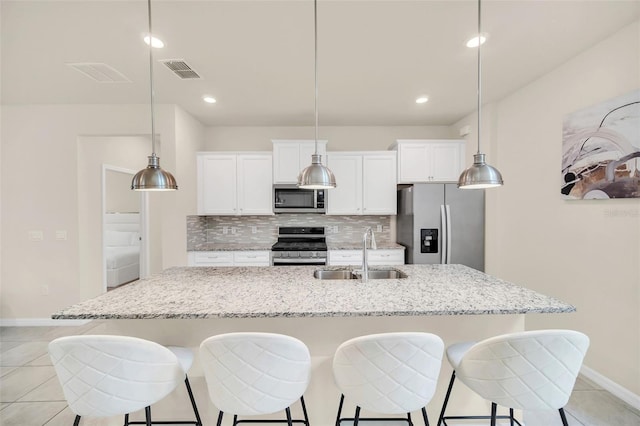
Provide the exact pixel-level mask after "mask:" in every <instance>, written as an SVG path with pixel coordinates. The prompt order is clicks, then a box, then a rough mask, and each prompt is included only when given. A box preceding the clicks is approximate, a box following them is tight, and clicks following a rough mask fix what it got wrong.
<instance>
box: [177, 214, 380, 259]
mask: <svg viewBox="0 0 640 426" xmlns="http://www.w3.org/2000/svg"><path fill="white" fill-rule="evenodd" d="M281 226H323V227H325V233H326V236H327V242H328V243H357V242H360V241H361V240H362V233H363V232H364V230H365V228H366V227H368V226H370V227H372V228H373V230H374V232H375V234H376V241H377V242H378V243H389V242H391V228H390V216H328V215H314V214H279V215H274V216H187V250H189V251H193V250H198V249H199V248H200V247H202V246H204V245H205V244H211V243H221V244H233V243H241V244H251V243H258V244H272V243H275V241H276V239H277V238H278V228H279V227H281ZM380 229H381V230H382V231H380Z"/></svg>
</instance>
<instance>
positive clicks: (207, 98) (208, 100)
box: [202, 95, 216, 104]
mask: <svg viewBox="0 0 640 426" xmlns="http://www.w3.org/2000/svg"><path fill="white" fill-rule="evenodd" d="M202 100H203V101H205V102H206V103H208V104H215V103H216V98H214V97H213V96H208V95H205V96H203V97H202Z"/></svg>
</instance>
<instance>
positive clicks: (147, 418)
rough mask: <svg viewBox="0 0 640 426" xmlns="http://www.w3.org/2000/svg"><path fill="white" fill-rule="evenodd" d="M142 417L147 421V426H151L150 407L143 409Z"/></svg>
mask: <svg viewBox="0 0 640 426" xmlns="http://www.w3.org/2000/svg"><path fill="white" fill-rule="evenodd" d="M144 417H145V419H146V420H147V426H151V407H150V406H146V407H144Z"/></svg>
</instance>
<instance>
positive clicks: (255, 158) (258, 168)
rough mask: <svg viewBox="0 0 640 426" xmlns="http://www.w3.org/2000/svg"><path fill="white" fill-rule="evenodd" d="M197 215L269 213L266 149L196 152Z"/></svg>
mask: <svg viewBox="0 0 640 426" xmlns="http://www.w3.org/2000/svg"><path fill="white" fill-rule="evenodd" d="M197 162H198V214H199V215H270V214H273V203H272V194H271V193H272V191H273V189H272V183H271V179H272V164H273V162H272V156H271V154H269V153H243V154H228V153H225V154H222V153H211V152H209V153H199V154H198V157H197Z"/></svg>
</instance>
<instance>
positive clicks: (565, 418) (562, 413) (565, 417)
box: [558, 408, 569, 426]
mask: <svg viewBox="0 0 640 426" xmlns="http://www.w3.org/2000/svg"><path fill="white" fill-rule="evenodd" d="M558 411H560V418H561V419H562V424H563V425H564V426H569V423H567V416H565V415H564V408H561V409H560V410H558Z"/></svg>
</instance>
